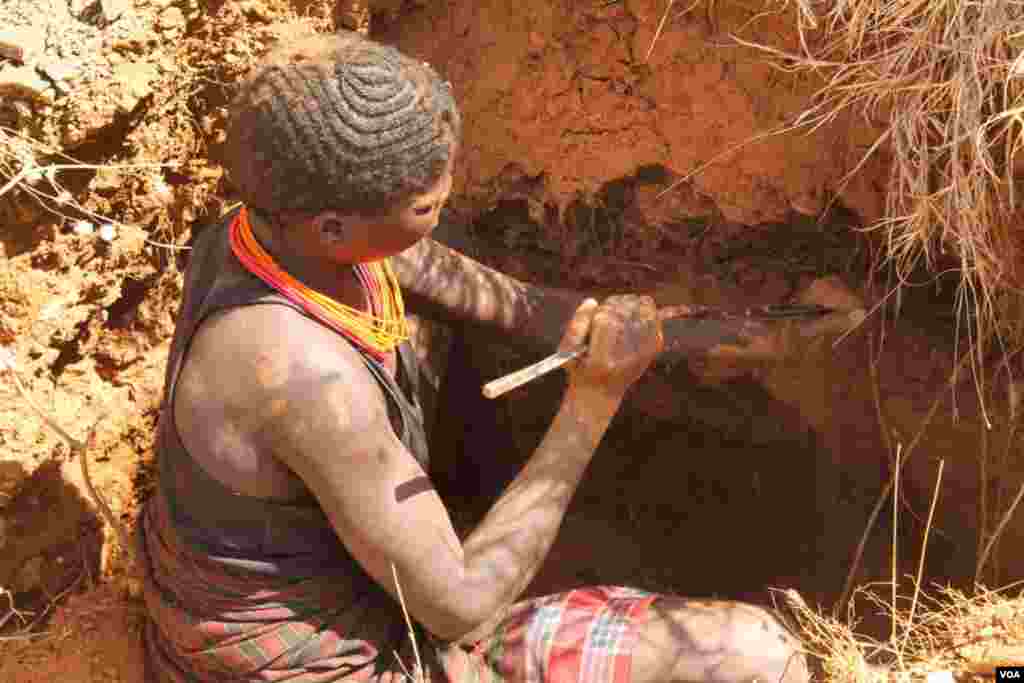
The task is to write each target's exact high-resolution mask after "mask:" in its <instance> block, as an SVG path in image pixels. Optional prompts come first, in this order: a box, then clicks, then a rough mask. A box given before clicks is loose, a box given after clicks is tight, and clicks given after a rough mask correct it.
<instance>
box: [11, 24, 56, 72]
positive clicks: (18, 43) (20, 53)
mask: <svg viewBox="0 0 1024 683" xmlns="http://www.w3.org/2000/svg"><path fill="white" fill-rule="evenodd" d="M45 46H46V34H45V33H44V32H43V30H42V29H40V28H37V27H35V26H26V27H19V28H5V29H0V57H3V58H5V59H10V60H13V61H15V62H19V63H21V64H24V63H25V62H29V61H32V59H33V58H35V57H38V56H39V55H41V54H42V53H43V49H44V48H45Z"/></svg>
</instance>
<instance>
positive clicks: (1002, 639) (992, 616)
mask: <svg viewBox="0 0 1024 683" xmlns="http://www.w3.org/2000/svg"><path fill="white" fill-rule="evenodd" d="M883 590H884V589H879V590H875V589H874V588H872V587H864V588H861V589H859V590H858V591H857V593H856V594H855V595H854V600H853V601H852V602H851V603H850V607H849V610H848V613H847V614H846V615H844V616H843V617H837V616H835V615H830V614H826V613H823V612H820V611H817V610H814V609H812V608H810V607H809V606H808V605H807V604H806V603H805V602H804V600H803V599H802V598H801V597H800V595H799V594H798V593H796V591H792V590H790V591H785V592H782V593H781V596H782V598H783V602H784V603H785V607H786V608H787V611H788V612H789V613H790V614H791V615H792V617H793V620H794V621H795V626H796V630H798V631H799V633H800V635H801V637H802V638H803V640H804V646H805V648H806V650H807V653H808V654H809V655H810V656H811V657H812V658H813V659H815V660H817V662H818V663H819V664H820V666H821V668H822V673H823V675H824V680H826V681H829V682H830V683H831V682H836V683H838V682H840V681H842V682H844V683H846V682H850V683H875V682H878V681H890V680H924V679H925V677H926V676H927V674H930V673H936V672H943V671H948V672H951V673H952V674H953V676H954V677H955V678H956V680H960V681H963V680H968V679H970V677H972V676H986V677H989V678H991V677H992V675H993V670H994V668H995V667H997V666H1006V665H1011V664H1020V663H1021V662H1024V594H1021V593H1020V592H1018V593H1017V594H1016V595H1010V594H1009V590H1010V589H1009V588H1008V589H1003V590H1001V591H992V590H988V589H986V588H984V587H982V586H979V587H978V588H977V589H976V591H975V595H974V596H968V595H966V594H964V593H962V592H960V591H956V590H953V589H950V588H937V589H935V590H934V591H931V592H921V593H920V598H919V600H918V601H916V602H915V603H914V604H915V605H916V606H917V610H916V615H914V614H912V612H911V609H907V608H903V607H896V608H894V607H893V605H892V604H891V603H890V602H889V601H888V600H887V599H885V598H883V597H882V593H883ZM916 593H917V592H916V591H915V594H916ZM868 609H870V610H879V611H881V612H883V613H885V614H887V615H889V617H890V618H891V619H892V623H893V632H894V634H895V635H894V636H893V637H892V638H890V639H889V640H885V641H877V640H873V639H871V638H869V637H867V636H864V635H862V634H859V633H857V632H856V631H855V627H856V624H857V622H858V616H857V615H858V611H863V610H868Z"/></svg>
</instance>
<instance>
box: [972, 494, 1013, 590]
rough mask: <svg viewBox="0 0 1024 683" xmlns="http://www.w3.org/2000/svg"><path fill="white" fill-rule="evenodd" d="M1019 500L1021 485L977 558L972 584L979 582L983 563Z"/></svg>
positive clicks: (983, 567)
mask: <svg viewBox="0 0 1024 683" xmlns="http://www.w3.org/2000/svg"><path fill="white" fill-rule="evenodd" d="M1021 498H1024V484H1022V485H1021V487H1020V490H1019V491H1018V492H1017V497H1016V498H1014V499H1013V503H1011V504H1010V507H1009V508H1007V510H1006V514H1005V515H1003V519H1002V520H1001V521H1000V522H999V526H997V527H996V530H995V531H994V532H993V533H992V536H991V537H990V538H989V539H988V543H987V544H985V550H984V552H982V554H981V557H979V558H978V566H977V568H976V569H975V572H974V583H975V585H977V584H978V582H979V581H980V580H981V572H982V570H984V569H985V563H986V562H987V561H988V554H989V552H990V551H991V550H992V546H993V545H994V544H995V542H996V539H998V538H999V536H1000V535H1002V533H1003V530H1004V529H1005V528H1006V525H1007V524H1009V522H1010V517H1012V516H1013V511H1014V510H1016V509H1017V505H1019V504H1020V500H1021Z"/></svg>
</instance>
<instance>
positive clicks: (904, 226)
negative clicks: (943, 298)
mask: <svg viewBox="0 0 1024 683" xmlns="http://www.w3.org/2000/svg"><path fill="white" fill-rule="evenodd" d="M795 4H796V12H795V16H796V21H797V22H798V25H799V31H800V44H801V46H802V47H801V51H800V52H797V53H790V52H785V51H782V50H779V49H777V48H775V47H772V46H766V45H759V44H753V43H749V42H747V41H744V40H742V39H740V38H737V40H739V42H741V43H743V44H745V45H747V46H750V47H754V48H757V49H760V50H762V51H764V52H766V53H768V54H770V55H771V56H772V57H773V60H774V62H775V63H776V64H777V65H778V66H779V67H780V68H782V69H784V70H787V71H791V72H814V73H816V74H818V75H819V76H821V77H822V78H823V79H824V85H823V86H822V87H821V88H820V90H819V91H818V92H817V94H816V96H815V98H814V100H813V102H812V104H811V106H809V107H808V108H807V109H806V111H804V113H803V114H802V116H801V117H800V118H799V120H798V125H800V126H805V127H812V128H813V127H817V126H821V125H824V124H827V123H829V122H831V121H833V120H835V119H837V118H839V117H842V116H850V115H853V116H860V117H863V118H864V119H865V120H866V121H868V122H869V125H872V126H879V127H880V129H881V131H882V132H881V136H880V137H879V139H878V141H877V143H876V144H875V145H874V146H872V148H871V149H870V150H868V151H867V153H866V154H865V156H864V160H862V162H861V164H859V165H858V167H857V168H856V169H854V171H853V172H852V173H851V175H852V174H853V173H856V171H857V170H858V169H859V168H860V167H861V166H862V165H863V161H866V160H867V158H868V157H870V156H872V155H877V154H886V155H888V156H889V157H890V158H891V177H890V182H889V184H888V194H887V206H886V216H885V218H884V219H883V220H882V221H881V222H880V223H879V224H878V225H877V226H874V229H876V230H879V231H882V232H883V233H884V237H885V252H886V257H887V258H886V260H887V263H888V264H890V265H892V266H894V269H893V270H894V273H895V274H896V276H897V279H898V282H899V284H900V285H903V284H906V283H907V282H908V279H909V277H910V274H911V272H913V271H914V270H915V269H916V268H917V267H918V266H920V265H927V266H929V267H931V268H932V269H933V270H936V269H940V268H945V267H946V259H948V258H950V257H952V259H954V262H955V263H956V264H957V265H956V266H954V267H956V268H958V269H959V273H960V275H961V286H960V290H959V292H958V303H957V307H958V309H959V313H960V314H961V320H962V321H963V322H964V323H965V324H966V327H965V328H964V329H963V330H962V331H963V332H965V333H966V335H967V336H968V338H969V340H970V341H975V342H977V341H981V342H988V341H993V340H1002V341H1010V342H1012V343H1013V344H1014V345H1015V346H1016V345H1017V344H1018V343H1019V342H1020V341H1022V340H1024V316H1022V315H1021V313H1024V297H1022V296H1021V285H1022V283H1024V271H1022V266H1024V256H1022V249H1021V240H1020V238H1019V237H1018V236H1017V235H1016V234H1015V231H1014V229H1013V228H1014V225H1015V222H1016V221H1017V220H1018V219H1019V218H1020V217H1021V215H1022V213H1021V197H1020V187H1019V178H1020V176H1021V174H1024V158H1020V156H1019V155H1020V152H1021V149H1022V146H1024V52H1022V49H1024V2H1021V1H1020V0H975V1H968V0H947V1H943V2H937V1H936V0H835V1H834V2H828V3H812V2H810V1H809V0H795ZM983 346H984V345H983V344H979V345H977V346H976V347H975V348H976V349H977V351H976V353H977V354H978V358H979V359H980V357H981V356H980V354H981V352H982V351H981V349H982V348H983Z"/></svg>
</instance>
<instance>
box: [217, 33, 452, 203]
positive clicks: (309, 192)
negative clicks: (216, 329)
mask: <svg viewBox="0 0 1024 683" xmlns="http://www.w3.org/2000/svg"><path fill="white" fill-rule="evenodd" d="M460 127H461V121H460V115H459V110H458V106H457V105H456V103H455V99H454V97H453V96H452V93H451V89H450V86H449V85H448V84H447V83H445V82H443V81H442V80H441V78H440V77H439V76H438V75H437V73H436V72H435V71H434V70H433V69H432V68H431V67H430V66H429V65H428V64H426V63H424V62H419V61H417V60H414V59H412V58H410V57H407V56H406V55H403V54H402V53H400V52H399V51H398V50H396V49H395V48H393V47H390V46H385V45H381V44H379V43H376V42H373V41H371V40H368V39H366V38H364V37H362V36H361V35H359V34H358V33H355V32H343V33H340V34H334V35H330V36H317V37H315V38H308V39H304V40H302V41H299V42H296V43H294V44H291V45H287V46H284V47H282V48H279V49H278V50H275V51H273V52H271V53H270V54H269V55H268V56H267V57H266V59H265V60H264V61H263V62H262V63H261V65H260V66H258V67H257V68H256V69H255V70H254V72H253V73H252V74H251V75H250V76H249V78H248V79H247V80H246V81H245V83H244V84H243V85H242V87H241V91H240V92H239V94H238V96H237V97H236V98H235V100H234V102H233V103H232V106H231V112H230V117H229V122H228V132H227V141H226V150H225V151H226V158H225V163H226V167H227V171H228V176H229V178H230V179H231V181H232V182H233V183H234V185H235V186H236V188H237V189H238V191H239V194H240V195H241V199H242V200H243V201H244V202H245V203H246V204H248V205H249V206H250V207H252V208H254V209H256V210H261V211H263V212H266V213H270V214H275V213H278V212H281V211H303V212H312V213H318V212H320V211H326V210H335V211H346V212H355V213H360V214H370V215H372V214H377V213H380V212H383V211H385V210H386V209H387V208H388V207H390V206H392V205H394V203H396V202H401V201H403V200H405V199H407V198H408V197H411V196H412V195H415V194H420V193H423V192H426V191H427V190H429V189H430V188H431V187H432V186H433V185H434V184H435V183H437V181H438V180H439V179H440V178H441V176H442V175H443V174H444V170H445V168H447V164H448V161H449V158H450V156H451V155H452V154H453V153H454V150H455V146H456V143H457V141H458V137H459V133H460Z"/></svg>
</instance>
